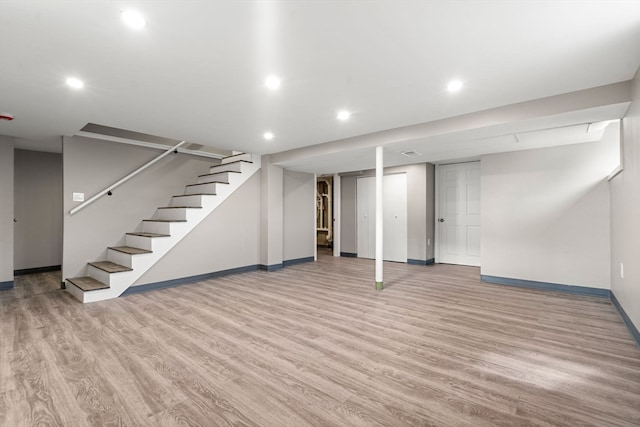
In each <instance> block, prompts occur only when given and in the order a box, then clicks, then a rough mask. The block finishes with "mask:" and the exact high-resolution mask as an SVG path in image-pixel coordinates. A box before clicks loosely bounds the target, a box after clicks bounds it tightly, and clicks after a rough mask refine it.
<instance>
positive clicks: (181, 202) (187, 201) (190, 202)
mask: <svg viewBox="0 0 640 427" xmlns="http://www.w3.org/2000/svg"><path fill="white" fill-rule="evenodd" d="M203 197H205V196H202V195H199V194H196V195H193V196H180V197H176V196H173V197H172V198H171V201H170V202H169V206H195V207H200V206H202V198H203Z"/></svg>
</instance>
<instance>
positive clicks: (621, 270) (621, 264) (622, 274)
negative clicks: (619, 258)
mask: <svg viewBox="0 0 640 427" xmlns="http://www.w3.org/2000/svg"><path fill="white" fill-rule="evenodd" d="M620 278H621V279H624V264H623V263H620Z"/></svg>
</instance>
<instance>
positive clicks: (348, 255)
mask: <svg viewBox="0 0 640 427" xmlns="http://www.w3.org/2000/svg"><path fill="white" fill-rule="evenodd" d="M340 256H344V257H347V258H357V257H358V254H354V253H353V252H340Z"/></svg>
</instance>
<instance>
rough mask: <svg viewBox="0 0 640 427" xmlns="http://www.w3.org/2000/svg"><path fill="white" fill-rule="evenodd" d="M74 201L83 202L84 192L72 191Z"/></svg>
mask: <svg viewBox="0 0 640 427" xmlns="http://www.w3.org/2000/svg"><path fill="white" fill-rule="evenodd" d="M73 201H74V202H84V193H73Z"/></svg>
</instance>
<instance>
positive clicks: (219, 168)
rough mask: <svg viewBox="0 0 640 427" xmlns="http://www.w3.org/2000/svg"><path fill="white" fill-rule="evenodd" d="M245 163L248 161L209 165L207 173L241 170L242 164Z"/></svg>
mask: <svg viewBox="0 0 640 427" xmlns="http://www.w3.org/2000/svg"><path fill="white" fill-rule="evenodd" d="M246 164H248V163H245V162H237V163H227V164H224V165H216V166H211V167H210V168H209V173H218V172H242V165H246Z"/></svg>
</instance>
